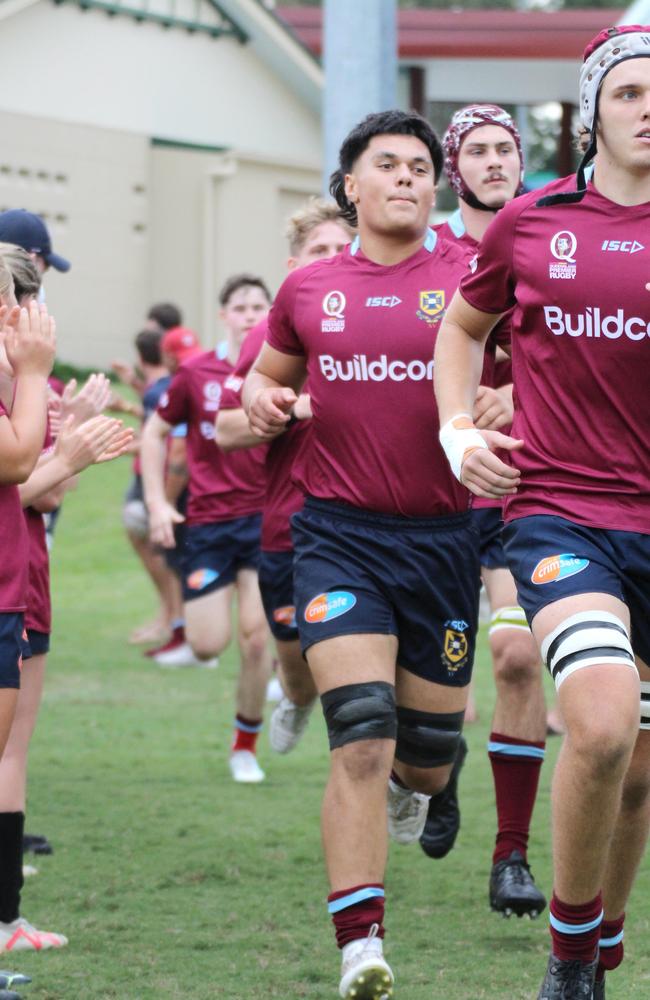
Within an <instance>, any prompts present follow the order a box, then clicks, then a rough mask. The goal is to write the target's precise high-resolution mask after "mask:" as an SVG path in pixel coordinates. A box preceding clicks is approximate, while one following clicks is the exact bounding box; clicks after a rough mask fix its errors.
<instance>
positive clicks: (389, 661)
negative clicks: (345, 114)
mask: <svg viewBox="0 0 650 1000" xmlns="http://www.w3.org/2000/svg"><path fill="white" fill-rule="evenodd" d="M339 162H340V167H339V170H338V171H336V172H335V174H334V175H333V177H332V182H331V185H330V190H331V192H332V194H333V195H334V197H335V198H336V201H337V202H338V204H339V206H340V208H341V213H342V216H343V217H344V218H345V219H347V221H348V222H349V223H350V224H352V225H356V224H357V223H358V228H359V237H358V238H357V239H355V240H354V242H353V243H352V245H351V247H350V248H348V249H346V250H345V251H344V252H343V253H342V254H339V255H337V256H335V257H333V258H331V259H329V260H323V261H318V262H317V263H314V264H311V265H309V266H308V267H306V268H301V269H299V270H296V271H293V272H292V273H291V274H290V275H289V277H288V278H287V279H286V280H285V282H284V284H283V286H282V288H281V289H280V292H279V293H278V297H277V299H276V302H275V305H274V307H273V309H272V311H271V314H270V316H269V334H268V340H267V343H266V344H265V345H264V347H263V349H262V352H261V354H260V357H259V359H258V361H257V362H256V363H255V365H254V367H253V369H252V370H251V373H250V375H249V376H248V379H247V382H246V386H245V389H244V406H246V407H247V408H248V411H249V416H250V421H251V427H252V428H253V429H254V430H255V431H256V432H257V433H259V434H260V436H261V437H262V438H263V439H267V438H268V437H270V436H272V435H274V434H278V433H282V432H283V431H284V430H285V427H286V425H287V423H288V422H289V421H290V416H291V408H292V407H293V406H294V405H295V404H296V402H297V400H298V394H299V392H300V390H301V388H302V386H303V384H304V382H305V378H306V377H308V378H309V393H310V399H311V407H312V411H313V416H312V426H311V429H310V433H309V441H308V445H307V447H305V448H304V449H303V450H302V452H301V454H300V456H299V458H298V461H297V464H296V465H295V466H294V479H295V480H296V482H297V483H298V484H299V485H300V487H301V489H302V490H303V492H304V493H305V494H306V501H305V506H304V509H303V511H301V512H300V513H298V514H296V515H294V517H293V519H292V527H293V540H294V545H295V564H294V586H295V599H296V611H297V616H296V617H297V621H298V627H299V630H300V638H301V643H302V647H303V650H304V652H305V654H306V657H307V661H308V663H309V667H310V669H311V671H312V674H313V677H314V680H315V683H316V687H317V689H318V692H319V694H320V696H321V701H322V706H323V710H324V715H325V719H326V723H327V728H328V734H329V741H330V749H331V771H330V777H329V781H328V785H327V790H326V792H325V800H324V803H323V814H322V822H323V842H324V848H325V856H326V863H327V869H328V875H329V881H330V887H331V893H330V896H329V898H328V908H329V911H330V913H331V914H332V918H333V922H334V926H335V930H336V939H337V944H338V945H339V947H340V948H341V949H342V969H341V980H340V984H339V993H340V996H341V997H345V998H352V997H354V998H356V1000H368V998H370V1000H379V998H385V997H389V996H391V995H392V983H393V974H392V971H391V969H390V967H389V965H388V963H387V962H386V960H385V959H384V957H383V953H382V952H383V949H382V939H383V936H384V928H383V915H384V885H383V880H384V869H385V864H386V854H387V832H388V831H387V825H388V828H390V830H391V833H392V835H393V836H394V837H395V838H396V839H398V840H399V841H401V842H403V843H408V842H414V841H416V840H417V838H418V837H419V836H420V834H421V832H422V827H423V825H424V821H425V819H426V811H427V806H428V797H429V796H430V795H432V794H435V793H437V792H439V791H441V790H442V789H443V788H444V786H445V784H446V782H447V780H448V778H449V773H450V770H451V765H452V763H453V761H454V759H455V757H456V752H457V749H458V745H459V740H460V735H461V730H462V723H463V714H464V710H465V704H466V698H467V689H468V684H469V681H470V678H471V670H472V658H473V653H474V642H475V634H476V622H477V615H478V586H479V565H478V546H477V538H476V532H475V529H474V528H473V526H472V524H471V519H470V514H469V510H468V506H469V498H468V495H467V493H466V492H465V489H464V487H460V486H459V484H458V483H456V482H454V479H453V476H452V475H451V473H450V471H449V469H448V467H446V465H445V458H444V454H443V453H442V451H441V449H440V447H439V445H438V441H437V433H438V425H437V418H436V413H435V407H432V406H431V403H430V400H429V398H428V397H429V394H430V392H431V386H430V380H431V376H432V358H431V354H432V346H433V344H434V342H435V338H436V333H437V329H438V325H439V322H440V319H441V317H442V314H443V312H444V309H445V305H446V301H447V299H448V298H449V296H451V294H452V293H453V291H454V290H455V288H456V286H457V283H458V281H459V280H460V277H461V275H462V274H463V273H464V271H465V270H466V269H467V263H466V261H467V255H466V253H465V252H464V251H463V250H462V249H460V248H458V247H455V246H453V245H452V244H451V243H446V242H444V241H442V240H440V239H438V237H437V235H436V233H435V232H433V230H431V229H430V228H429V225H428V219H429V213H430V211H431V209H432V207H433V204H434V200H435V189H436V180H437V178H438V177H439V175H440V171H441V168H442V149H441V146H440V142H439V140H438V138H437V137H436V135H435V133H434V132H433V131H432V129H431V127H430V126H429V124H428V122H426V120H425V119H423V118H421V117H420V116H419V115H417V114H415V113H410V114H406V113H403V112H401V111H387V112H383V113H378V114H372V115H369V116H368V117H367V118H366V119H364V120H363V121H362V122H360V123H359V125H357V126H356V127H355V128H354V129H353V130H352V131H351V132H350V134H349V135H348V136H347V138H346V139H345V140H344V142H343V145H342V147H341V151H340V160H339ZM387 799H388V824H387V815H386V812H387Z"/></svg>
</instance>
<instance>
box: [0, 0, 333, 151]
mask: <svg viewBox="0 0 650 1000" xmlns="http://www.w3.org/2000/svg"><path fill="white" fill-rule="evenodd" d="M179 2H180V0H179ZM135 5H136V4H135V3H134V6H135ZM158 6H162V7H165V6H166V7H167V9H168V8H169V5H168V4H162V5H161V4H158ZM186 6H187V7H188V9H187V10H185V9H183V5H182V4H181V5H180V9H179V13H180V14H181V15H183V14H185V15H187V16H190V17H191V16H193V15H194V10H195V7H194V4H193V3H190V4H187V5H186ZM153 8H154V9H156V4H155V3H153ZM0 25H1V29H2V58H1V59H0V108H4V109H5V110H7V111H13V112H16V113H21V114H28V115H40V116H42V117H44V118H52V119H55V120H59V121H69V122H80V123H85V124H89V125H95V126H101V127H103V128H116V129H120V130H123V131H130V132H136V133H138V134H140V135H148V136H160V137H162V138H171V139H175V140H183V141H185V142H192V143H201V144H207V145H211V146H227V147H229V148H236V149H244V150H248V151H254V152H256V153H263V154H264V155H265V156H272V157H280V156H286V155H287V151H290V154H291V155H292V156H299V157H301V158H302V157H304V158H306V159H315V160H318V159H319V157H320V124H319V119H318V114H317V113H314V112H312V111H311V110H309V108H308V107H307V106H306V103H305V101H304V100H303V99H302V97H301V96H300V95H299V94H297V93H295V92H294V91H293V90H292V89H290V88H289V87H288V86H287V85H285V84H284V83H283V82H282V80H281V79H280V78H279V76H278V75H277V74H274V73H273V72H272V71H271V70H270V69H269V68H268V66H267V65H266V64H265V63H263V62H262V61H261V60H260V58H259V57H258V56H257V55H256V53H255V51H254V50H253V47H252V45H250V44H246V45H241V44H240V43H239V42H237V41H235V40H233V39H231V38H227V37H222V38H216V39H215V38H210V37H209V36H207V35H203V34H190V33H188V32H187V31H184V30H181V29H178V28H170V29H165V28H163V27H161V26H160V25H158V24H152V23H144V22H143V23H140V24H138V23H137V22H136V21H135V20H134V19H133V18H132V17H127V16H125V15H119V16H116V17H107V16H106V14H105V13H103V12H101V11H93V10H89V11H86V12H84V11H82V10H81V9H80V8H79V7H77V6H76V5H75V4H61V5H57V4H55V3H52V2H51V0H41V2H39V3H36V4H35V5H34V6H32V7H30V8H28V9H26V10H23V11H21V12H20V13H18V14H15V15H13V16H12V17H9V18H6V19H4V20H2V21H1V22H0Z"/></svg>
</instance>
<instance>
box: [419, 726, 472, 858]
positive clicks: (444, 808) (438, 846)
mask: <svg viewBox="0 0 650 1000" xmlns="http://www.w3.org/2000/svg"><path fill="white" fill-rule="evenodd" d="M466 757H467V743H466V742H465V737H464V736H461V738H460V743H459V744H458V750H457V752H456V760H455V761H454V766H453V767H452V769H451V774H450V775H449V781H448V782H447V787H446V788H445V789H444V790H443V791H442V792H439V793H438V795H432V796H431V799H430V800H429V810H428V812H427V821H426V823H425V824H424V830H423V831H422V834H421V836H420V847H421V848H422V850H423V851H424V853H425V854H428V856H429V857H430V858H444V857H445V855H446V854H449V852H450V850H451V849H452V847H453V846H454V844H455V843H456V837H457V836H458V831H459V830H460V809H459V808H458V777H459V775H460V772H461V769H462V766H463V764H464V763H465V758H466Z"/></svg>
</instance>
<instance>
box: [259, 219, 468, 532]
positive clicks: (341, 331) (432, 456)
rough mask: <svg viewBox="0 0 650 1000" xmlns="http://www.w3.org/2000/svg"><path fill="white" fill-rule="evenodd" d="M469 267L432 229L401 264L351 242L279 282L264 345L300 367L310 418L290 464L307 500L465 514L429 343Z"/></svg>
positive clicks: (421, 514) (401, 511) (408, 511)
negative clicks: (302, 362) (443, 431)
mask: <svg viewBox="0 0 650 1000" xmlns="http://www.w3.org/2000/svg"><path fill="white" fill-rule="evenodd" d="M468 259H469V255H468V254H467V253H466V252H465V251H464V250H462V249H460V248H458V247H455V246H454V245H453V244H451V243H448V242H445V241H443V240H440V239H438V237H437V235H436V234H435V233H434V232H433V230H429V232H428V234H427V238H426V242H425V244H424V246H422V247H421V248H420V249H419V250H418V251H417V253H415V254H413V255H412V256H411V257H409V258H408V259H407V260H404V261H402V262H401V263H399V264H395V265H393V266H390V267H383V266H381V265H379V264H375V263H373V262H372V261H370V260H368V259H367V258H366V257H364V255H363V254H362V253H361V251H360V249H359V244H358V240H355V242H354V243H353V244H352V246H351V247H349V248H346V250H344V251H343V253H341V254H338V255H337V256H335V257H331V258H329V259H328V260H322V261H316V262H315V263H313V264H310V265H309V266H308V267H304V268H300V270H297V271H294V272H293V273H292V274H290V275H289V277H288V278H287V279H286V280H285V282H284V284H283V285H282V288H281V289H280V292H279V293H278V297H277V298H276V301H275V304H274V306H273V308H272V310H271V313H270V314H269V336H268V341H269V344H270V345H271V347H274V348H275V349H276V350H278V351H282V352H284V353H285V354H293V355H304V356H305V358H306V364H307V375H308V379H309V394H310V397H311V406H312V412H313V418H312V421H311V424H312V426H311V428H310V432H309V440H308V443H307V447H305V448H303V449H302V450H301V453H300V456H299V458H298V460H297V462H296V464H295V466H294V479H295V481H296V483H297V484H298V485H299V486H300V487H301V489H302V490H304V492H305V493H308V494H310V495H312V496H315V497H319V498H321V499H327V500H335V501H338V502H343V503H348V504H352V505H353V506H355V507H360V508H362V509H365V510H370V511H380V512H384V513H389V514H400V515H404V516H409V517H430V516H438V515H446V514H452V513H456V512H459V511H465V510H467V509H468V505H469V498H468V493H467V491H466V490H465V488H464V487H462V486H461V485H460V484H459V483H458V482H457V481H456V479H455V478H454V476H453V475H452V473H451V470H450V468H449V465H448V464H447V460H446V458H445V456H444V453H443V451H442V449H441V447H440V445H439V443H438V430H439V425H438V415H437V411H436V407H435V403H434V400H433V390H432V379H433V360H432V358H433V349H434V345H435V340H436V335H437V332H438V330H439V328H440V321H441V320H442V317H443V316H444V313H445V310H446V307H447V305H448V304H449V301H450V299H451V297H452V295H453V294H454V291H455V290H456V287H457V286H458V283H459V281H460V278H461V276H462V275H463V274H464V272H465V271H466V270H467V266H468Z"/></svg>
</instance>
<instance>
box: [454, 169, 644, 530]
mask: <svg viewBox="0 0 650 1000" xmlns="http://www.w3.org/2000/svg"><path fill="white" fill-rule="evenodd" d="M574 189H575V178H574V177H570V178H563V179H561V180H559V181H554V182H553V183H552V184H549V185H547V186H546V187H545V188H542V189H541V191H535V192H532V193H531V194H527V195H523V196H522V197H521V198H516V199H515V200H514V201H513V202H510V203H509V204H508V205H506V206H505V208H503V209H502V210H501V211H500V212H499V213H498V215H497V217H496V219H495V220H494V222H493V223H492V224H491V226H490V228H489V229H488V231H487V233H486V235H485V237H484V239H483V241H482V243H481V246H480V249H479V253H478V258H477V266H476V270H475V273H474V274H470V275H468V276H466V278H465V279H464V280H463V282H462V284H461V289H460V290H461V293H462V295H463V298H464V299H466V301H467V302H469V303H470V305H472V306H474V307H475V308H477V309H480V310H482V311H484V312H491V313H496V312H502V311H504V310H506V309H509V308H511V307H512V306H513V305H514V306H515V309H514V313H513V331H512V362H513V376H514V385H515V420H514V424H513V430H512V433H513V435H514V436H515V437H518V438H523V440H524V442H525V444H524V448H523V450H522V451H520V452H517V453H516V456H515V458H514V460H515V462H516V465H517V467H518V468H519V469H521V473H522V482H521V486H520V489H519V491H518V493H517V494H516V495H515V496H513V497H509V498H507V499H506V503H505V508H504V509H505V517H506V520H510V519H512V518H517V517H525V516H527V515H530V514H555V515H559V516H561V517H564V518H567V519H568V520H570V521H574V522H576V523H578V524H586V525H590V526H593V527H598V528H613V529H620V530H629V531H639V532H642V533H644V534H650V461H649V459H648V441H647V428H648V426H650V392H648V364H649V359H650V293H648V292H647V291H646V288H645V284H646V282H647V281H648V276H649V273H650V264H649V261H648V258H649V257H650V240H649V238H648V232H649V223H650V203H645V204H642V205H634V206H622V205H617V204H615V203H614V202H612V201H609V200H608V199H607V198H605V197H604V196H603V195H602V194H600V193H599V192H598V191H597V190H596V188H595V187H594V186H593V184H591V183H590V184H589V186H588V191H587V194H586V195H585V197H584V199H583V200H582V201H581V202H579V203H577V204H572V205H571V204H569V205H567V204H564V205H555V206H550V207H538V206H537V201H538V200H539V199H540V198H541V197H542V196H543V195H546V194H555V193H558V192H561V191H569V190H574Z"/></svg>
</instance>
